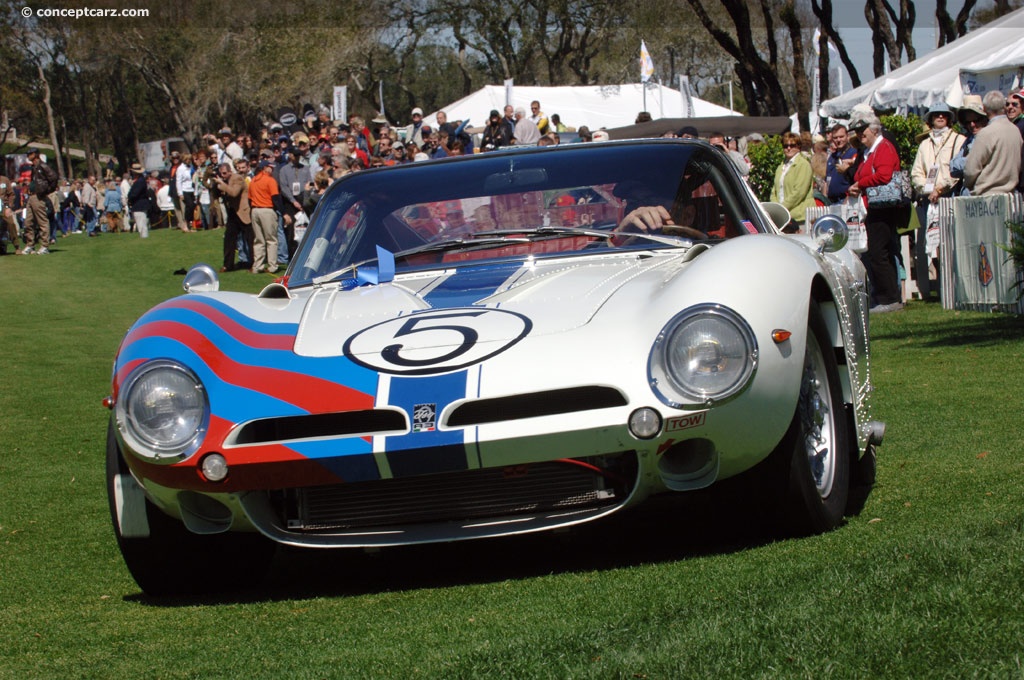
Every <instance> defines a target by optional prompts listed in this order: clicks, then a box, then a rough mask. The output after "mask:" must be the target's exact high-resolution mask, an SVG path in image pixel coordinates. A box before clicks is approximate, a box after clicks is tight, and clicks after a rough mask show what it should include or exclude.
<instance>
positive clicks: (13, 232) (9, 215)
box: [3, 208, 18, 248]
mask: <svg viewBox="0 0 1024 680" xmlns="http://www.w3.org/2000/svg"><path fill="white" fill-rule="evenodd" d="M3 221H4V226H6V227H7V240H8V241H9V242H10V244H11V247H12V248H14V247H16V246H17V245H18V221H17V220H16V219H14V213H13V212H11V209H10V208H4V213H3Z"/></svg>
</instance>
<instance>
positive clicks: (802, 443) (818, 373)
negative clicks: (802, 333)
mask: <svg viewBox="0 0 1024 680" xmlns="http://www.w3.org/2000/svg"><path fill="white" fill-rule="evenodd" d="M807 325H808V329H807V330H808V332H807V345H806V349H805V351H804V367H803V375H802V377H801V380H800V397H799V400H798V402H797V408H796V413H795V414H794V415H793V422H792V423H791V424H790V427H789V431H788V432H787V433H786V436H785V437H783V439H782V442H781V443H780V444H779V446H778V448H776V450H775V451H774V452H773V453H772V457H775V458H777V459H778V460H779V462H780V463H782V465H783V469H785V470H786V472H787V474H786V478H787V482H786V484H787V487H786V492H785V498H784V501H783V506H784V510H785V514H786V523H787V526H788V528H789V529H791V530H792V531H794V532H796V533H799V534H816V533H821V532H824V531H830V530H832V529H834V528H836V527H837V526H839V525H840V524H842V522H843V515H844V512H845V510H846V502H847V497H848V495H849V488H850V454H849V452H850V436H851V435H850V427H849V419H848V418H847V416H846V410H845V408H844V404H843V399H842V393H841V392H840V388H839V386H840V383H839V367H838V364H837V362H836V357H835V352H834V351H833V348H832V343H831V342H830V340H829V335H828V331H827V330H826V328H825V321H824V318H823V317H822V314H821V309H820V308H819V307H818V304H817V303H816V302H814V301H813V300H812V301H811V308H810V312H809V315H808V322H807Z"/></svg>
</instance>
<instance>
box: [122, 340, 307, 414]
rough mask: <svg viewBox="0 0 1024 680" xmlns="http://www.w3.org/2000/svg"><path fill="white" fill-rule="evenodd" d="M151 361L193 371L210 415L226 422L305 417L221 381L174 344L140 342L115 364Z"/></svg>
mask: <svg viewBox="0 0 1024 680" xmlns="http://www.w3.org/2000/svg"><path fill="white" fill-rule="evenodd" d="M153 358H167V359H174V360H177V361H180V362H181V363H183V364H185V365H186V366H188V367H189V368H191V369H192V370H193V371H195V374H196V376H197V377H198V378H199V380H201V381H202V383H203V387H204V388H205V389H206V392H207V394H208V395H209V397H210V407H211V409H212V410H213V415H215V416H217V417H218V418H223V419H224V420H227V421H228V422H231V423H240V422H243V421H246V420H249V419H250V418H252V417H253V416H255V415H257V414H258V415H259V417H261V418H269V417H274V416H294V415H303V414H305V413H306V411H305V410H304V409H300V408H298V407H297V406H294V405H293V404H289V403H288V402H286V401H281V400H280V399H276V398H274V397H269V396H267V395H266V394H263V393H262V392H256V391H254V390H250V389H248V388H245V387H238V386H236V385H233V384H231V383H229V382H226V381H224V380H222V379H221V378H220V377H219V376H218V375H217V374H216V373H214V372H213V370H212V369H211V368H210V367H209V366H207V365H206V362H205V361H203V360H202V359H201V358H200V357H199V355H198V354H196V353H195V352H193V351H192V350H191V349H189V348H188V347H186V346H185V345H183V344H181V343H180V342H178V341H177V340H171V339H169V338H143V339H141V340H139V341H138V342H134V343H132V345H131V346H130V347H126V348H125V349H124V351H122V352H121V355H120V356H119V357H118V362H119V363H120V364H122V365H123V364H125V363H129V362H131V361H134V360H136V359H153Z"/></svg>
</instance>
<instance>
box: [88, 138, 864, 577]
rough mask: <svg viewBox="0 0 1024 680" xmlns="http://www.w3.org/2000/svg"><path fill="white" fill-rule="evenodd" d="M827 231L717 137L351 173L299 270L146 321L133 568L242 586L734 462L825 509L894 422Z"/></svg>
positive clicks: (121, 431) (585, 506) (325, 204)
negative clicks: (318, 557) (782, 228)
mask: <svg viewBox="0 0 1024 680" xmlns="http://www.w3.org/2000/svg"><path fill="white" fill-rule="evenodd" d="M777 219H778V218H777ZM810 231H811V232H812V233H811V234H808V235H803V236H784V235H782V234H781V233H779V231H778V229H777V228H776V227H775V226H774V224H773V222H772V220H771V219H770V217H769V213H768V212H767V211H766V210H765V208H764V207H762V206H760V205H758V204H757V202H756V201H755V200H754V198H753V196H752V194H751V192H750V191H749V190H748V189H747V187H746V185H745V184H744V182H743V181H742V179H741V178H740V177H739V175H738V174H737V173H736V171H735V169H734V167H733V166H732V164H731V161H730V160H729V159H728V158H727V157H726V156H725V155H723V154H722V153H721V152H719V151H718V150H716V149H714V148H712V147H710V146H709V145H707V144H705V143H703V142H694V141H683V140H652V141H634V142H622V143H618V142H616V143H607V144H579V145H571V146H566V147H560V148H559V147H554V148H535V149H520V150H513V151H507V152H495V153H487V154H479V155H476V156H472V157H468V158H455V159H448V160H443V161H437V162H427V163H414V164H409V165H402V166H397V167H393V168H384V169H381V170H373V171H367V172H359V173H354V174H350V175H348V176H346V177H344V178H343V179H341V180H340V181H338V182H336V183H335V184H334V185H333V186H332V187H331V188H330V190H329V191H328V192H327V194H326V195H325V196H324V197H323V199H322V200H321V202H320V205H319V207H318V209H317V211H316V213H315V215H314V216H313V218H312V221H311V225H310V227H309V230H308V233H307V234H306V236H305V238H304V240H303V242H302V244H301V247H300V249H299V252H298V253H296V257H295V258H294V259H293V261H292V263H291V265H290V266H289V268H288V272H287V275H286V276H285V277H283V278H282V279H280V280H278V281H275V282H273V283H271V284H269V285H268V286H267V287H266V288H264V289H263V290H262V291H261V292H260V293H259V294H258V295H248V294H241V293H228V292H218V290H217V289H218V281H217V277H216V274H214V273H213V271H212V270H211V269H210V268H209V267H205V266H200V267H198V268H194V269H193V270H192V271H191V272H190V273H189V275H188V276H187V277H186V283H185V287H186V291H187V294H186V295H184V296H182V297H178V298H175V299H172V300H169V301H167V302H164V303H163V304H160V305H158V306H157V307H155V308H154V309H152V310H150V311H149V312H147V313H146V314H145V315H144V316H143V317H142V318H141V319H139V321H138V322H137V323H136V324H135V325H134V326H133V327H132V328H131V329H130V330H129V332H128V333H127V335H126V336H125V338H124V341H123V343H122V345H121V347H120V349H119V352H118V355H117V358H116V362H115V367H114V375H113V387H112V390H113V391H112V395H111V397H110V398H109V399H108V404H109V406H110V407H111V408H112V410H113V417H112V418H111V426H110V436H109V442H108V450H107V470H108V486H109V496H110V506H111V513H112V516H113V521H114V527H115V530H116V533H117V538H118V543H119V545H120V548H121V551H122V553H123V555H124V558H125V561H126V563H127V565H128V568H129V569H130V571H131V573H132V574H133V576H134V577H135V579H136V581H137V582H138V583H139V585H140V586H141V587H142V589H143V590H144V591H145V592H147V593H150V594H154V595H169V594H179V593H189V592H195V591H199V590H203V589H209V588H224V587H225V586H226V585H227V586H231V585H247V584H252V583H254V582H255V581H258V580H259V579H260V578H261V577H262V576H263V575H264V573H265V571H266V568H267V566H268V565H269V562H270V559H271V557H272V554H273V549H274V547H275V546H276V545H277V544H288V545H294V546H313V547H363V548H366V547H372V548H378V547H384V546H394V545H401V544H411V543H424V542H436V541H453V540H462V539H472V538H483V537H492V536H503V535H510V534H520V533H524V532H532V531H540V530H548V529H555V528H562V527H569V526H572V525H577V524H580V523H583V522H590V521H594V520H598V519H600V518H602V517H605V516H607V515H610V514H612V513H615V512H618V511H619V510H622V509H624V508H628V507H630V506H634V505H637V504H639V503H641V502H642V501H643V500H644V499H646V498H648V497H650V496H652V495H653V494H659V493H679V494H686V493H691V492H695V491H697V490H700V489H706V488H708V487H713V486H714V485H718V484H720V483H721V482H723V481H724V480H728V479H730V478H734V477H739V478H740V479H742V480H744V482H745V483H746V484H747V487H746V488H749V489H751V490H752V491H751V492H752V493H753V492H759V493H763V494H764V498H765V499H766V501H765V503H762V505H761V506H759V507H767V508H772V509H778V510H780V511H782V515H783V516H784V517H785V518H786V521H787V522H789V525H790V527H791V528H792V529H793V530H794V531H797V532H801V533H807V532H817V531H825V530H829V529H832V528H834V527H836V526H837V525H839V524H840V523H841V522H842V520H843V517H844V515H845V514H849V513H851V512H856V511H857V510H858V509H859V506H860V505H861V504H862V503H863V501H864V499H865V498H866V495H867V490H869V489H870V486H871V484H872V482H873V477H874V447H875V445H877V444H880V443H881V439H882V434H883V432H884V426H883V425H882V424H881V423H879V422H877V421H873V420H871V415H870V412H869V396H870V391H871V385H870V379H869V377H870V376H869V366H868V334H867V319H868V316H867V303H866V295H865V285H864V270H863V268H862V266H861V264H860V261H859V260H858V259H857V257H856V256H855V255H854V254H853V253H851V252H849V251H848V250H847V249H844V248H843V245H844V242H845V225H844V224H843V223H842V222H841V221H840V220H838V219H837V218H828V217H827V218H823V220H822V221H820V222H819V223H817V224H815V225H813V226H812V227H811V228H810ZM213 571H216V572H217V573H218V574H220V576H219V577H218V578H209V577H208V576H207V574H209V573H211V572H213Z"/></svg>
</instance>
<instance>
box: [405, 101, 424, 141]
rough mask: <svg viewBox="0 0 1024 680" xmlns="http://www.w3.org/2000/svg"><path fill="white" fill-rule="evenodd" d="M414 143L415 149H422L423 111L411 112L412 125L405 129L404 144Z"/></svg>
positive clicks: (414, 110)
mask: <svg viewBox="0 0 1024 680" xmlns="http://www.w3.org/2000/svg"><path fill="white" fill-rule="evenodd" d="M409 142H414V143H415V144H416V146H417V148H422V147H423V109H421V108H420V107H418V106H417V107H416V108H415V109H413V110H412V123H411V124H410V125H407V126H406V127H405V143H406V144H408V143H409Z"/></svg>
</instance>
